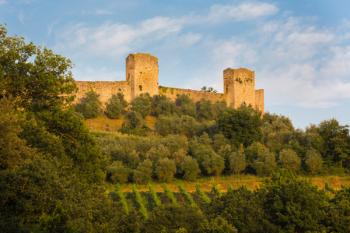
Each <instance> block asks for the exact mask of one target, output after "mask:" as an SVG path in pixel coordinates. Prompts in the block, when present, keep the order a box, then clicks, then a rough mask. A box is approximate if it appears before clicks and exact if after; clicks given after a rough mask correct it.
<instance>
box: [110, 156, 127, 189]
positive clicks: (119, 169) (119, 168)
mask: <svg viewBox="0 0 350 233" xmlns="http://www.w3.org/2000/svg"><path fill="white" fill-rule="evenodd" d="M129 175H130V170H129V169H128V168H126V167H125V166H124V165H123V163H122V162H120V161H114V162H113V163H112V164H111V165H110V166H108V167H107V180H108V181H110V182H112V183H120V184H123V183H126V182H127V181H128V179H129Z"/></svg>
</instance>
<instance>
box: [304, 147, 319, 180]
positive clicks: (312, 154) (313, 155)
mask: <svg viewBox="0 0 350 233" xmlns="http://www.w3.org/2000/svg"><path fill="white" fill-rule="evenodd" d="M322 163H323V160H322V156H321V154H320V153H319V152H318V151H316V150H313V149H311V150H308V151H307V152H306V159H305V165H306V167H307V170H308V171H309V172H310V173H311V174H316V173H318V172H320V171H321V169H322Z"/></svg>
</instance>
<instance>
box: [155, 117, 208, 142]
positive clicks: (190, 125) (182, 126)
mask: <svg viewBox="0 0 350 233" xmlns="http://www.w3.org/2000/svg"><path fill="white" fill-rule="evenodd" d="M201 127H202V125H201V124H200V123H199V122H197V121H196V119H194V118H193V117H191V116H186V115H182V116H180V117H179V116H160V117H159V118H158V119H157V122H156V125H155V128H156V131H157V133H159V134H160V135H163V136H164V135H168V134H181V135H186V136H188V137H191V136H193V135H195V134H196V133H197V132H198V131H199V130H200V129H201Z"/></svg>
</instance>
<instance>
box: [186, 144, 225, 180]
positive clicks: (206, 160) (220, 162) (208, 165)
mask: <svg viewBox="0 0 350 233" xmlns="http://www.w3.org/2000/svg"><path fill="white" fill-rule="evenodd" d="M190 152H191V154H192V156H193V157H194V158H195V159H196V160H197V161H198V163H199V167H200V169H201V171H202V173H203V174H205V175H220V174H221V173H222V171H223V170H224V168H225V161H224V159H223V158H222V157H221V156H219V155H218V154H217V153H215V151H214V150H213V149H212V148H211V147H210V146H207V145H203V144H199V143H192V145H191V148H190Z"/></svg>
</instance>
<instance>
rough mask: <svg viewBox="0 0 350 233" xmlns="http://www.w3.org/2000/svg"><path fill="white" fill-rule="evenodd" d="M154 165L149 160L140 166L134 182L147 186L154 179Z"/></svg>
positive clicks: (135, 171)
mask: <svg viewBox="0 0 350 233" xmlns="http://www.w3.org/2000/svg"><path fill="white" fill-rule="evenodd" d="M152 172H153V165H152V161H151V160H149V159H146V160H144V161H143V162H141V163H140V164H139V166H138V167H137V169H135V170H134V173H133V181H134V182H135V183H138V184H145V183H147V182H149V181H150V180H151V179H152Z"/></svg>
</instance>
